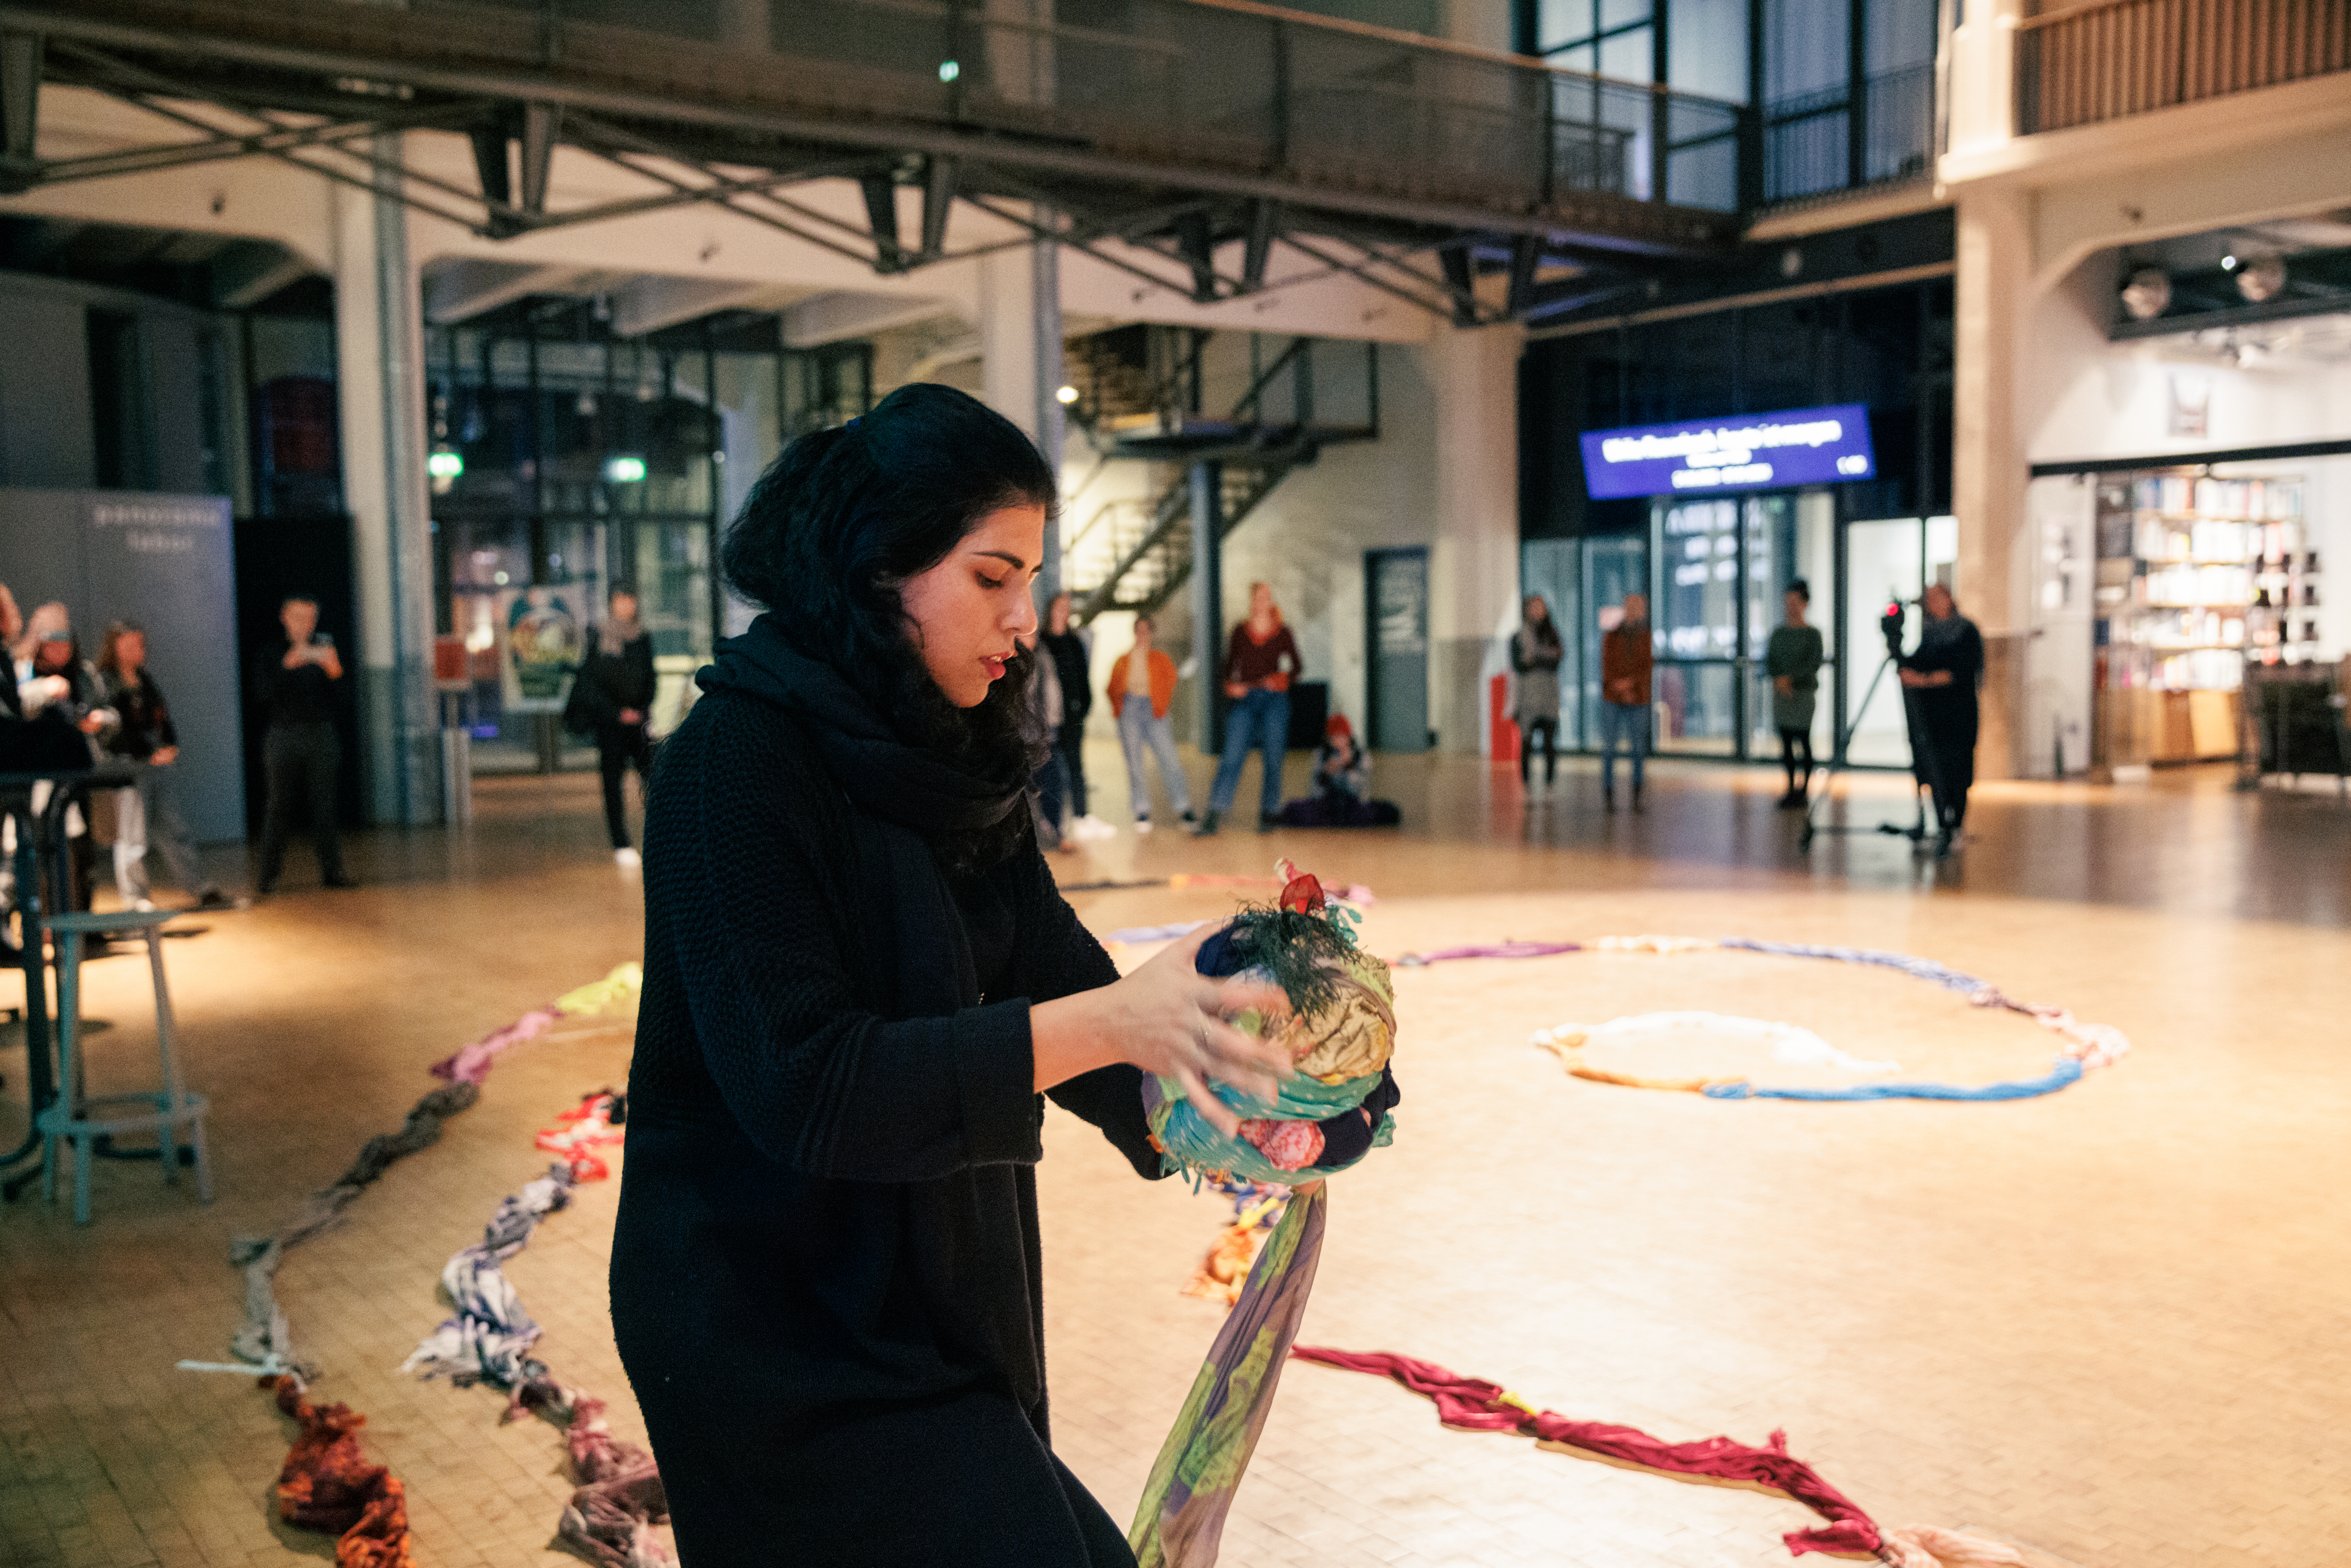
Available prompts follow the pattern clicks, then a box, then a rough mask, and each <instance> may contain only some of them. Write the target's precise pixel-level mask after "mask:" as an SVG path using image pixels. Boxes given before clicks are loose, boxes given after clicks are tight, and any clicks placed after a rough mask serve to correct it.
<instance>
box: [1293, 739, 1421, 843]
mask: <svg viewBox="0 0 2351 1568" xmlns="http://www.w3.org/2000/svg"><path fill="white" fill-rule="evenodd" d="M1371 789H1372V754H1371V753H1370V752H1369V751H1368V750H1366V749H1365V748H1364V744H1363V743H1362V742H1361V741H1359V740H1357V739H1356V738H1355V728H1354V726H1353V725H1351V724H1349V723H1348V722H1347V716H1346V715H1344V714H1332V716H1331V722H1330V723H1328V724H1327V725H1325V726H1323V727H1322V747H1321V748H1320V749H1319V750H1317V751H1316V752H1315V753H1314V798H1313V799H1312V800H1292V801H1290V803H1289V804H1288V805H1286V806H1284V807H1282V809H1281V821H1282V823H1283V825H1284V826H1287V827H1292V828H1384V827H1393V826H1395V824H1396V823H1397V822H1399V821H1403V820H1404V814H1403V813H1402V812H1401V811H1399V810H1396V808H1395V805H1394V804H1392V803H1391V802H1389V801H1386V800H1372V799H1371V798H1370V795H1371Z"/></svg>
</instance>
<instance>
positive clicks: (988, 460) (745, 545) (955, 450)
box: [719, 382, 1060, 869]
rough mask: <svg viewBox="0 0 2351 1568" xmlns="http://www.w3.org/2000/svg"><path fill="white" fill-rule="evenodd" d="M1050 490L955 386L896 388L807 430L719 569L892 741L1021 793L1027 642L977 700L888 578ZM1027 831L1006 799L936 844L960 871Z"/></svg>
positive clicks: (992, 414)
mask: <svg viewBox="0 0 2351 1568" xmlns="http://www.w3.org/2000/svg"><path fill="white" fill-rule="evenodd" d="M1059 499H1060V486H1059V485H1058V484H1057V483H1056V481H1055V476H1054V473H1053V470H1052V468H1051V466H1050V465H1048V464H1047V463H1046V461H1045V459H1044V458H1043V457H1042V456H1041V455H1040V454H1039V453H1038V451H1037V448H1036V445H1035V444H1034V443H1032V442H1031V441H1029V438H1028V437H1027V436H1026V435H1024V434H1021V433H1020V429H1019V426H1017V425H1015V424H1014V423H1012V422H1011V421H1010V420H1008V419H1006V418H1005V417H1004V416H1003V415H1002V414H1000V413H997V412H996V411H995V410H993V409H991V408H989V407H988V406H987V404H985V403H983V402H980V401H979V400H978V399H977V398H974V397H971V396H969V395H968V394H967V393H964V392H957V391H956V389H955V388H953V387H947V386H939V385H937V384H935V383H932V382H916V383H914V385H912V386H904V387H900V388H899V389H898V390H897V391H896V392H892V393H891V394H890V395H889V396H888V397H885V398H883V400H882V401H881V402H879V403H878V404H876V405H875V406H874V409H873V412H872V413H868V414H865V415H863V416H862V417H861V418H858V419H853V420H852V421H850V422H849V423H847V424H846V425H843V426H842V427H841V428H840V429H838V430H820V431H818V432H815V433H814V434H809V435H803V436H801V437H800V438H799V440H797V441H795V442H793V443H792V444H790V445H789V446H787V447H785V448H784V450H783V454H782V455H780V456H778V458H777V459H776V461H775V462H774V463H773V464H771V465H769V466H768V471H767V472H766V473H765V474H762V475H761V476H759V482H758V484H757V485H754V486H752V487H751V494H750V497H749V498H748V499H747V500H746V501H745V502H744V503H743V510H742V513H741V515H740V516H738V517H737V518H736V519H735V522H734V525H733V526H732V527H731V528H728V529H727V530H726V541H725V543H724V544H723V545H722V546H721V547H720V549H719V566H720V569H721V570H723V571H724V572H725V573H726V581H727V583H728V585H729V586H731V587H732V588H733V589H734V590H735V591H736V592H737V593H738V594H740V595H741V596H742V597H744V598H745V599H747V600H749V601H752V602H753V603H755V604H758V605H761V606H763V607H764V608H766V609H767V610H768V612H770V614H772V615H773V617H774V622H775V625H776V628H777V630H778V632H781V633H782V634H783V636H784V638H785V640H786V641H788V642H789V643H791V644H792V645H793V646H794V647H795V648H797V649H799V651H800V652H801V653H805V654H807V655H808V656H809V657H810V658H813V659H819V660H821V661H823V662H824V663H825V664H830V665H831V666H832V668H833V669H834V670H835V671H837V672H838V673H839V674H841V678H842V679H843V680H846V681H847V682H849V684H850V685H852V686H854V687H856V688H857V690H858V691H859V692H860V693H861V694H862V695H864V697H865V698H866V700H867V701H869V702H871V703H872V705H873V706H874V708H875V710H876V711H877V712H880V713H882V714H884V715H886V716H888V717H889V719H890V721H891V723H892V725H893V727H895V728H896V729H897V731H898V733H899V735H900V737H902V738H903V739H904V740H905V741H907V742H908V743H909V744H911V745H915V746H921V747H926V748H928V749H930V750H932V751H935V752H936V753H938V754H939V755H941V756H942V757H944V758H946V759H947V760H948V761H950V762H953V763H954V764H956V766H957V767H959V768H962V769H963V770H965V771H966V772H968V773H970V774H972V775H974V776H975V777H977V778H980V779H987V780H989V781H990V782H993V783H998V784H1001V785H1002V786H1003V787H1004V789H1006V790H1007V792H1010V791H1012V790H1018V789H1026V788H1027V786H1028V782H1029V775H1030V774H1032V773H1033V772H1035V771H1036V769H1037V768H1038V766H1039V765H1040V764H1041V763H1042V762H1043V760H1044V758H1045V756H1046V748H1047V746H1048V744H1049V743H1048V741H1047V739H1046V737H1045V736H1044V734H1043V731H1042V727H1041V726H1040V724H1039V723H1038V722H1037V721H1036V720H1035V719H1034V717H1033V716H1032V715H1031V712H1030V709H1031V706H1032V705H1031V704H1030V703H1029V668H1030V665H1031V664H1032V662H1033V660H1034V658H1035V653H1034V652H1033V650H1031V651H1029V652H1025V653H1022V654H1021V655H1020V656H1019V657H1018V658H1016V659H1015V660H1013V661H1012V663H1011V664H1009V665H1008V667H1007V668H1006V670H1005V673H1004V674H1003V676H1002V677H1001V678H999V679H998V681H997V682H996V683H995V685H993V686H991V687H990V688H989V690H988V694H987V698H986V700H984V701H982V702H981V703H980V704H979V705H978V706H977V707H971V708H958V707H956V706H955V705H954V704H953V703H950V702H949V701H948V700H947V698H946V693H944V692H942V691H940V690H939V688H938V684H937V683H936V682H935V681H934V680H933V679H932V678H931V674H930V672H929V671H928V670H927V669H925V667H924V665H923V661H922V655H921V654H920V653H919V652H918V651H917V650H916V649H915V647H914V642H913V640H912V639H911V638H910V637H909V636H908V634H907V633H908V631H909V628H910V626H911V622H909V620H908V619H907V615H906V610H905V605H904V601H902V600H901V598H900V596H899V585H900V584H902V583H904V581H905V580H906V579H908V578H910V577H914V576H916V575H918V574H920V573H922V572H923V571H925V570H928V569H930V568H931V567H934V566H935V565H937V564H938V563H939V562H940V561H941V560H943V559H946V554H947V552H948V551H949V550H951V549H954V548H955V546H956V541H957V540H959V539H961V538H963V537H964V536H965V535H966V534H967V533H969V532H970V531H971V529H972V527H973V525H974V524H976V523H977V522H978V521H979V519H980V518H982V517H986V516H987V514H988V513H990V512H994V511H998V510H1000V509H1001V508H1003V507H1016V506H1023V505H1027V506H1039V507H1044V508H1046V513H1047V517H1048V518H1049V519H1050V517H1051V515H1052V512H1053V510H1054V508H1055V507H1056V505H1057V503H1058V501H1059ZM1027 832H1029V813H1028V812H1027V811H1024V810H1014V811H1012V812H1010V813H1008V815H1007V817H1006V819H1005V821H1003V822H1002V823H1001V824H999V825H998V827H997V828H994V829H990V830H988V831H987V832H985V833H983V834H980V835H977V837H976V839H975V841H969V842H956V843H946V842H944V841H943V842H942V845H941V848H942V849H943V850H945V851H946V852H947V853H948V855H949V858H950V862H951V863H953V864H955V865H956V866H957V867H958V868H959V869H967V868H970V867H973V866H978V865H985V864H988V863H991V862H994V861H996V860H998V859H999V858H1001V856H1002V855H1003V854H1004V853H1006V852H1008V851H1009V849H1010V848H1011V847H1012V845H1013V844H1015V843H1017V842H1018V841H1019V839H1020V837H1021V836H1022V835H1024V834H1026V833H1027Z"/></svg>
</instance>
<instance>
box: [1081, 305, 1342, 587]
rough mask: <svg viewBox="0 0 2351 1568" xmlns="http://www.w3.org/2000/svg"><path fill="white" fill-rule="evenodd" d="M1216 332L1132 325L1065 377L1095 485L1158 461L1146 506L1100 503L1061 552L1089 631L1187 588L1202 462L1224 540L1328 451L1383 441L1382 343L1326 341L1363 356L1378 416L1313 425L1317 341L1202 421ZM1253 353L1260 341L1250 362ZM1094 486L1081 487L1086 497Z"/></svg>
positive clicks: (1280, 360) (1085, 347)
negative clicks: (1214, 484) (1211, 468)
mask: <svg viewBox="0 0 2351 1568" xmlns="http://www.w3.org/2000/svg"><path fill="white" fill-rule="evenodd" d="M1209 336H1210V335H1209V334H1208V333H1207V332H1205V331H1199V330H1196V329H1169V328H1145V327H1130V328H1122V329H1117V330H1115V331H1112V332H1104V333H1100V334H1097V335H1095V336H1094V337H1092V338H1089V339H1083V340H1079V341H1078V342H1075V343H1072V344H1071V350H1070V354H1069V359H1068V374H1069V378H1070V384H1071V386H1073V387H1075V388H1077V390H1078V394H1079V395H1078V398H1077V401H1076V402H1074V403H1072V404H1071V409H1070V413H1071V422H1072V423H1075V424H1076V425H1077V426H1078V427H1079V428H1081V429H1082V430H1083V431H1085V432H1086V434H1087V436H1088V438H1089V440H1090V441H1091V442H1092V444H1093V447H1094V450H1095V453H1096V455H1097V461H1096V465H1095V470H1094V475H1090V476H1088V479H1087V485H1090V484H1091V483H1092V479H1093V477H1094V476H1097V475H1099V474H1100V473H1101V472H1102V469H1103V468H1104V467H1106V466H1108V465H1110V464H1112V463H1114V462H1141V463H1144V464H1147V465H1149V468H1148V474H1149V488H1150V490H1151V496H1150V498H1148V499H1143V498H1131V499H1126V500H1118V501H1110V502H1106V503H1104V504H1102V506H1100V507H1096V508H1095V509H1094V510H1093V512H1092V514H1091V515H1090V516H1088V517H1087V518H1086V520H1085V522H1084V524H1083V525H1082V526H1081V527H1080V528H1078V529H1077V531H1076V532H1075V533H1073V534H1071V535H1070V536H1069V538H1067V539H1066V540H1065V541H1064V543H1063V544H1062V547H1061V573H1062V576H1061V580H1062V585H1063V587H1064V588H1065V589H1067V591H1069V593H1070V594H1071V599H1072V601H1073V605H1072V614H1071V619H1072V620H1073V621H1075V622H1077V623H1078V624H1080V625H1083V624H1085V623H1086V622H1089V621H1091V620H1092V619H1093V618H1094V617H1095V616H1097V615H1100V614H1101V613H1102V612H1104V611H1110V610H1122V611H1132V612H1138V613H1143V614H1156V613H1157V612H1159V611H1160V610H1161V609H1162V608H1163V607H1164V606H1165V605H1166V604H1167V602H1168V601H1170V600H1172V599H1174V598H1175V595H1176V594H1177V593H1178V592H1180V591H1182V590H1183V588H1184V585H1185V584H1186V582H1187V581H1189V580H1190V579H1191V575H1192V544H1193V539H1192V507H1191V501H1192V486H1191V466H1192V465H1193V464H1195V463H1201V462H1207V463H1214V464H1216V465H1217V471H1218V475H1219V482H1220V485H1221V497H1220V499H1221V501H1222V507H1221V508H1220V522H1221V524H1222V526H1221V528H1219V529H1218V533H1217V537H1218V538H1220V539H1221V538H1224V537H1225V536H1226V535H1228V534H1230V533H1231V532H1232V531H1233V529H1235V528H1238V527H1239V526H1240V525H1241V524H1242V523H1243V522H1245V521H1247V520H1248V518H1249V515H1250V514H1251V513H1252V512H1254V511H1255V510H1256V509H1257V507H1258V505H1259V503H1260V502H1262V501H1263V500H1264V499H1265V498H1266V497H1268V496H1270V495H1271V494H1272V493H1273V491H1274V490H1275V488H1276V487H1277V486H1280V483H1281V482H1282V480H1283V479H1285V478H1287V477H1288V476H1290V472H1291V470H1293V469H1296V468H1301V467H1304V466H1306V465H1310V464H1311V463H1313V462H1314V461H1315V459H1316V458H1317V457H1319V456H1320V455H1322V448H1323V447H1325V446H1329V445H1334V444H1343V443H1346V442H1353V441H1372V440H1376V439H1378V436H1379V397H1378V392H1377V387H1378V376H1379V359H1378V349H1377V346H1376V345H1374V344H1362V345H1353V344H1350V345H1325V347H1326V348H1332V347H1344V348H1346V349H1350V350H1353V349H1357V348H1360V349H1361V350H1362V351H1363V353H1364V367H1365V374H1366V383H1365V384H1366V389H1367V396H1366V397H1365V399H1364V405H1365V407H1366V408H1367V409H1368V411H1369V416H1368V418H1367V419H1366V421H1365V422H1364V423H1354V424H1339V423H1319V422H1317V420H1316V419H1315V417H1314V367H1313V351H1314V346H1315V340H1313V339H1311V338H1293V339H1290V340H1289V345H1288V347H1286V348H1285V349H1283V350H1282V351H1281V352H1280V354H1279V355H1277V356H1276V357H1275V358H1274V359H1273V361H1271V362H1270V363H1269V364H1265V365H1264V366H1263V367H1262V368H1261V369H1259V371H1258V372H1257V373H1256V374H1255V375H1254V376H1252V377H1251V379H1250V384H1249V390H1248V391H1247V392H1244V393H1243V394H1242V395H1241V396H1240V398H1239V399H1238V401H1237V402H1235V403H1234V405H1233V408H1232V411H1231V412H1230V413H1227V414H1225V415H1222V416H1204V415H1203V414H1202V413H1201V412H1200V366H1201V355H1202V353H1203V351H1204V350H1205V349H1206V347H1207V343H1208V340H1209ZM1256 355H1257V350H1256V345H1255V343H1254V341H1253V342H1252V345H1251V356H1252V361H1253V362H1254V361H1255V359H1256ZM1285 380H1286V381H1287V382H1288V384H1289V389H1290V398H1289V400H1288V401H1289V403H1290V406H1289V408H1287V409H1286V410H1284V411H1282V412H1283V413H1284V414H1286V416H1287V417H1279V418H1278V417H1273V415H1272V413H1271V411H1270V408H1269V399H1268V396H1267V393H1268V392H1269V389H1271V388H1273V387H1275V386H1276V385H1277V384H1279V383H1280V382H1283V381H1285ZM1087 485H1081V486H1079V493H1080V494H1083V493H1084V490H1085V488H1086V487H1087Z"/></svg>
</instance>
